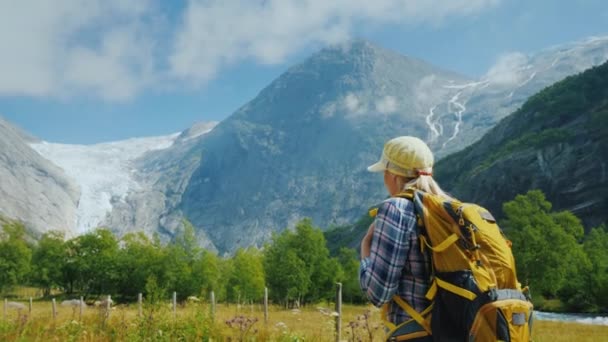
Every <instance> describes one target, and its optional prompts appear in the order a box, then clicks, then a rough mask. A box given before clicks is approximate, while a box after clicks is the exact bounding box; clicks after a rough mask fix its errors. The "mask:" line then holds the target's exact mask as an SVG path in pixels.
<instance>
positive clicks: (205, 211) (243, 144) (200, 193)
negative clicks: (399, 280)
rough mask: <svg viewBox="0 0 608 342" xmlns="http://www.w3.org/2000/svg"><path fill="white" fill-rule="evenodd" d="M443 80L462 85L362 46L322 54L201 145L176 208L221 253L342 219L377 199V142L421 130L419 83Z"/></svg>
mask: <svg viewBox="0 0 608 342" xmlns="http://www.w3.org/2000/svg"><path fill="white" fill-rule="evenodd" d="M431 76H432V77H431ZM450 80H457V81H458V82H466V81H468V80H467V79H466V78H464V77H462V76H459V75H457V74H455V73H452V72H448V71H443V70H441V69H439V68H436V67H433V66H431V65H429V64H426V63H424V62H422V61H420V60H416V59H413V58H410V57H405V56H402V55H399V54H397V53H394V52H391V51H388V50H384V49H381V48H379V47H377V46H374V45H372V44H370V43H368V42H363V41H357V42H354V43H353V44H351V45H350V46H348V47H343V46H338V47H331V48H327V49H324V50H322V51H320V52H319V53H317V54H315V55H313V56H312V57H311V58H309V59H307V60H306V61H304V62H303V63H302V64H300V65H297V66H294V67H293V68H291V69H289V70H288V71H287V72H286V73H284V74H283V75H282V76H281V77H279V78H278V79H277V80H275V81H274V82H272V83H271V84H270V85H269V86H268V87H267V88H265V89H264V90H262V91H261V92H260V94H259V95H258V96H257V97H256V98H255V99H253V100H252V101H251V102H249V103H248V104H246V105H245V106H243V107H242V108H240V109H239V110H238V111H237V112H236V113H234V114H233V115H232V116H231V117H229V118H227V119H226V120H224V121H223V122H221V123H220V124H219V125H218V126H217V127H216V128H215V129H214V130H213V131H212V132H210V133H209V134H208V135H206V136H205V137H204V138H203V139H202V140H201V143H200V145H199V146H197V148H199V149H200V153H199V154H198V155H199V156H200V158H201V159H202V161H201V162H200V166H198V167H197V169H196V170H195V171H194V173H193V174H192V176H191V178H190V180H189V182H188V183H187V185H186V188H185V190H184V192H183V195H182V199H181V203H180V204H179V207H178V210H180V211H181V213H183V215H184V216H185V217H187V218H188V219H189V220H190V221H191V222H192V223H193V224H194V226H195V227H197V228H198V229H202V230H203V231H205V232H206V233H207V235H208V236H209V237H210V239H211V240H212V241H213V243H214V244H215V246H216V247H217V248H218V249H219V250H220V251H226V250H232V249H234V248H236V247H238V246H243V245H249V244H257V245H260V244H261V243H262V242H264V241H266V240H268V239H269V237H270V235H271V233H272V232H273V231H276V230H280V229H283V228H285V227H287V226H291V225H293V224H294V223H295V222H296V221H298V220H300V219H302V218H303V217H311V218H312V219H313V220H314V222H316V223H317V224H320V225H322V226H328V225H340V224H344V223H347V222H350V221H352V220H353V218H356V217H358V216H359V215H360V213H361V210H362V209H364V207H365V206H366V204H367V203H369V202H370V200H371V201H374V200H379V199H381V198H382V197H383V191H382V188H381V182H382V181H381V177H374V176H370V175H368V174H367V172H366V171H365V168H366V166H367V165H368V164H370V163H372V162H374V161H375V160H376V159H377V158H378V156H379V152H380V151H381V149H382V144H383V143H384V140H385V139H386V137H389V136H394V135H400V134H414V135H420V134H424V133H425V132H426V127H425V124H424V116H423V115H422V114H421V113H419V112H416V111H414V110H413V109H412V108H418V107H419V106H420V101H419V100H418V95H419V94H420V91H421V90H420V89H421V88H420V84H421V83H424V84H427V83H429V82H430V83H431V84H443V83H447V82H449V81H450ZM452 93H453V90H451V89H443V90H442V95H444V96H450V95H451V94H452Z"/></svg>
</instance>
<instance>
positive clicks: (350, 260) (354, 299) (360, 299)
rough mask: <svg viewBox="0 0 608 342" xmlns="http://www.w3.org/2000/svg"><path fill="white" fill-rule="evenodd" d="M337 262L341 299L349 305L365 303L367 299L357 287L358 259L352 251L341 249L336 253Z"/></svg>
mask: <svg viewBox="0 0 608 342" xmlns="http://www.w3.org/2000/svg"><path fill="white" fill-rule="evenodd" d="M338 261H339V263H340V265H341V267H342V273H341V277H340V278H339V279H338V281H340V282H341V283H342V297H343V298H344V301H347V302H350V303H365V302H366V301H367V298H365V296H364V295H363V291H361V287H360V285H359V257H358V255H357V252H356V251H355V250H354V249H351V248H346V247H342V248H340V251H339V252H338Z"/></svg>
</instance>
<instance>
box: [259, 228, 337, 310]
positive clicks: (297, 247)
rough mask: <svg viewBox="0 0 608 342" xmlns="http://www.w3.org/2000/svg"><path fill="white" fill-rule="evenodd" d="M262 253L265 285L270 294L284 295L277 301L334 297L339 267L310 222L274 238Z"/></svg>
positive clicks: (317, 230)
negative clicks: (270, 291) (266, 284)
mask: <svg viewBox="0 0 608 342" xmlns="http://www.w3.org/2000/svg"><path fill="white" fill-rule="evenodd" d="M265 254H266V258H265V263H264V265H265V267H266V274H267V283H268V285H269V287H270V288H271V290H272V291H273V292H274V291H278V293H280V294H285V295H286V297H278V298H277V299H278V300H280V301H281V302H283V301H289V300H290V299H298V300H299V301H300V302H302V303H306V302H316V301H319V300H323V299H328V298H331V297H332V296H333V290H334V288H335V282H336V280H337V278H338V276H339V274H340V267H339V264H338V261H337V260H335V259H331V258H330V257H329V250H328V249H327V243H326V241H325V237H324V236H323V233H322V232H321V229H319V228H316V227H314V226H313V225H312V222H311V220H310V219H303V220H302V221H300V222H298V223H297V224H296V228H295V232H291V231H289V230H285V231H283V233H281V234H278V235H275V236H273V242H272V245H270V246H268V247H267V249H266V253H265ZM296 279H297V281H296ZM281 287H283V289H281ZM285 287H286V288H285ZM295 292H297V294H294V293H295ZM294 296H296V297H294Z"/></svg>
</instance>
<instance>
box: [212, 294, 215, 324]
mask: <svg viewBox="0 0 608 342" xmlns="http://www.w3.org/2000/svg"><path fill="white" fill-rule="evenodd" d="M211 318H212V319H215V292H213V291H211Z"/></svg>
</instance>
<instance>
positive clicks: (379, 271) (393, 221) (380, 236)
mask: <svg viewBox="0 0 608 342" xmlns="http://www.w3.org/2000/svg"><path fill="white" fill-rule="evenodd" d="M415 224H416V219H415V217H414V216H413V214H412V215H408V214H407V212H406V213H404V212H403V211H401V210H399V209H398V208H397V207H396V206H395V204H393V203H391V202H390V201H386V202H384V203H383V204H382V206H381V207H380V208H379V209H378V215H377V216H376V219H375V220H374V234H373V236H372V243H371V247H370V255H369V257H367V258H365V259H363V260H362V261H361V265H360V268H359V282H360V286H361V289H362V290H363V292H365V293H366V295H367V298H368V299H369V300H370V301H371V302H372V303H373V304H374V305H375V306H381V305H382V304H384V303H386V302H388V301H390V300H391V298H392V297H393V295H394V294H395V293H396V292H397V287H398V286H399V279H400V278H401V272H402V270H403V267H404V265H405V262H406V259H407V255H408V251H409V249H410V245H411V243H410V239H409V234H412V232H413V231H414V229H415Z"/></svg>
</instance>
